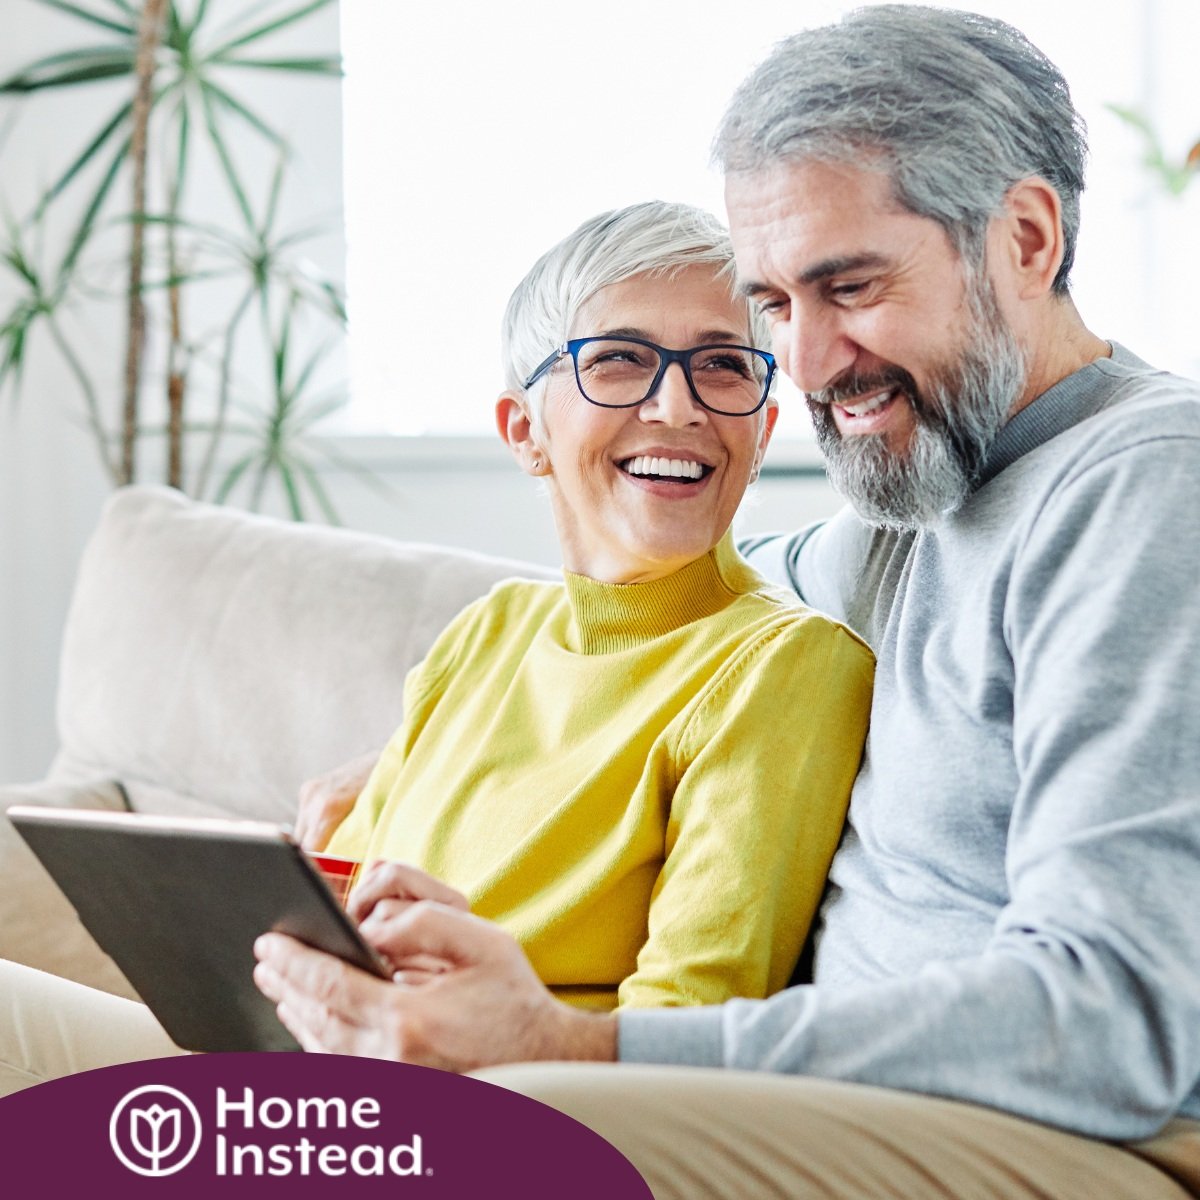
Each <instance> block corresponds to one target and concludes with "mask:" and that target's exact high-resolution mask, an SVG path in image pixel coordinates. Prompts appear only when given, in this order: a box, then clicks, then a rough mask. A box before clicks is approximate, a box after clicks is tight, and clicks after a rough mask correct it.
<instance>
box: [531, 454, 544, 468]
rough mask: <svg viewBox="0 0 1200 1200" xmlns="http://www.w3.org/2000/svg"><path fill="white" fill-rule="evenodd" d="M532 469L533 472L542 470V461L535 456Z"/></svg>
mask: <svg viewBox="0 0 1200 1200" xmlns="http://www.w3.org/2000/svg"><path fill="white" fill-rule="evenodd" d="M533 469H534V470H535V471H540V470H541V469H542V460H541V459H540V458H538V457H536V456H535V457H534V460H533Z"/></svg>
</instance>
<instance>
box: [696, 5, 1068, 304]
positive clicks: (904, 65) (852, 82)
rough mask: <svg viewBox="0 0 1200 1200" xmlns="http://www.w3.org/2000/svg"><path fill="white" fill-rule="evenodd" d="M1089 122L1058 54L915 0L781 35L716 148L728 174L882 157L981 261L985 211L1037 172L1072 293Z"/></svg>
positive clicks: (908, 203) (908, 199) (908, 194)
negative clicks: (1048, 189) (1056, 221)
mask: <svg viewBox="0 0 1200 1200" xmlns="http://www.w3.org/2000/svg"><path fill="white" fill-rule="evenodd" d="M1086 157H1087V132H1086V126H1085V124H1084V121H1083V118H1082V117H1081V116H1080V115H1079V113H1077V112H1076V111H1075V108H1074V105H1073V104H1072V103H1071V94H1070V91H1069V89H1068V88H1067V83H1066V80H1065V79H1064V78H1063V77H1062V74H1061V72H1060V71H1059V70H1058V68H1057V67H1055V66H1054V64H1053V63H1052V62H1050V60H1049V59H1048V58H1046V56H1045V55H1044V54H1042V52H1041V51H1040V50H1038V49H1037V47H1036V46H1034V45H1033V44H1032V43H1031V42H1030V41H1029V40H1028V39H1027V38H1026V37H1025V35H1024V34H1022V33H1021V32H1020V31H1019V30H1017V29H1014V28H1013V27H1012V26H1011V25H1008V24H1006V23H1005V22H1004V21H998V20H995V19H993V18H991V17H983V16H979V15H977V14H975V13H968V12H957V11H954V10H951V9H939V8H926V7H924V6H919V5H908V4H887V5H880V6H876V7H871V8H859V9H855V10H854V11H853V12H851V13H848V14H847V15H846V16H845V17H844V18H843V19H842V20H841V21H840V22H839V23H838V24H836V25H829V26H825V27H823V28H820V29H811V30H807V31H805V32H803V33H798V34H796V35H794V36H793V37H790V38H787V39H785V40H784V41H782V42H780V43H779V44H778V45H777V46H776V47H775V49H774V50H773V51H772V53H771V55H770V56H769V57H768V58H767V59H766V61H765V62H763V63H762V64H761V65H760V66H758V67H757V68H756V69H755V70H754V72H753V73H752V74H751V75H750V77H749V78H748V79H747V80H746V81H745V82H744V83H743V84H742V85H741V87H740V88H739V89H738V91H737V92H736V94H735V95H734V97H733V100H732V101H731V102H730V105H729V109H728V111H727V112H726V114H725V117H724V119H723V121H722V123H721V127H720V129H719V130H718V131H717V136H716V140H715V141H714V144H713V158H714V160H715V161H716V162H717V163H718V164H719V165H720V166H721V168H722V169H723V170H724V171H725V172H726V173H727V174H728V173H733V172H742V171H751V172H752V171H759V170H763V169H765V168H768V167H771V166H774V165H778V164H780V163H790V162H804V161H818V162H834V163H849V164H851V165H855V166H868V167H878V168H882V169H883V170H885V171H886V172H887V174H888V176H889V178H890V179H891V182H892V188H893V192H894V195H895V198H896V201H897V202H898V203H899V204H900V205H901V206H902V207H903V208H905V209H907V210H908V211H909V212H913V213H916V214H917V215H919V216H923V217H930V218H932V219H933V220H935V221H937V222H938V223H939V224H940V225H941V226H942V227H943V228H944V229H945V230H946V232H947V233H948V234H949V236H950V238H951V240H952V241H953V242H954V244H955V246H956V247H957V249H958V251H959V253H960V254H961V255H962V256H963V258H964V260H966V261H967V262H968V263H969V264H971V265H972V266H973V267H976V268H978V267H979V266H980V265H981V264H982V261H983V254H984V236H985V233H986V230H987V224H988V221H989V219H990V218H991V217H993V216H995V215H996V214H997V213H999V212H1000V211H1001V208H1002V203H1003V199H1004V196H1005V194H1006V193H1007V192H1008V190H1009V188H1010V187H1012V185H1013V184H1014V183H1016V182H1017V181H1018V180H1021V179H1025V178H1028V177H1029V176H1031V175H1040V176H1041V177H1042V178H1043V179H1045V180H1046V181H1047V182H1048V183H1050V184H1051V185H1052V186H1053V187H1054V188H1055V190H1056V191H1057V192H1058V195H1059V199H1060V201H1061V204H1062V226H1063V260H1062V265H1061V267H1060V268H1059V271H1058V274H1057V275H1056V276H1055V280H1054V291H1055V292H1056V293H1057V294H1059V295H1065V294H1066V292H1067V285H1068V277H1069V274H1070V270H1071V264H1072V263H1073V261H1074V258H1075V242H1076V238H1077V236H1078V233H1079V196H1080V193H1081V192H1082V191H1083V176H1084V162H1085V159H1086Z"/></svg>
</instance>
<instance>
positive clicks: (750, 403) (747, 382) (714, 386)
mask: <svg viewBox="0 0 1200 1200" xmlns="http://www.w3.org/2000/svg"><path fill="white" fill-rule="evenodd" d="M568 354H569V355H570V356H571V358H572V360H573V361H574V364H575V382H576V384H578V386H579V391H580V393H581V394H582V396H583V398H584V399H585V400H587V401H589V402H590V403H592V404H596V405H599V407H600V408H633V407H635V406H636V405H638V404H641V403H643V402H644V401H646V400H649V399H650V397H651V396H653V395H654V393H655V392H656V391H657V390H658V387H659V385H660V384H661V383H662V381H663V376H664V375H665V374H666V373H667V368H668V367H669V366H670V365H671V364H672V363H678V364H679V365H680V367H681V368H682V370H683V377H684V379H686V380H687V385H688V389H689V390H690V391H691V393H692V396H693V398H694V399H695V401H696V403H697V404H699V405H700V406H701V407H702V408H706V409H708V411H709V412H712V413H717V414H719V415H720V416H723V417H748V416H750V414H751V413H756V412H758V410H759V409H760V408H762V406H763V405H764V404H765V403H766V400H767V395H768V393H769V392H770V390H771V379H772V377H773V376H774V374H775V356H774V355H773V354H768V353H767V352H766V351H765V350H756V349H755V348H754V347H753V346H737V345H732V344H730V345H726V344H724V343H721V344H717V345H712V346H692V347H691V348H690V349H688V350H668V349H667V348H666V347H665V346H659V345H657V344H656V343H655V342H648V341H646V340H645V339H644V338H636V337H582V338H572V339H571V340H570V341H568V342H564V343H563V344H562V345H561V346H559V348H558V349H557V350H555V351H554V353H553V354H551V355H549V356H548V357H547V358H545V359H544V360H543V361H542V362H541V363H539V364H538V367H537V370H535V371H534V372H533V374H532V375H530V376H529V378H528V379H527V380H525V384H524V386H525V387H527V388H529V387H532V386H533V385H534V384H535V383H537V381H538V380H539V379H541V377H542V376H543V375H545V374H546V372H547V371H549V370H550V369H551V368H552V367H553V366H555V365H556V364H557V363H558V362H559V361H560V360H562V359H563V358H565V357H566V356H567V355H568Z"/></svg>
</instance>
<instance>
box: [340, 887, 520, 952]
mask: <svg viewBox="0 0 1200 1200" xmlns="http://www.w3.org/2000/svg"><path fill="white" fill-rule="evenodd" d="M362 931H363V934H364V936H366V937H367V939H368V941H370V943H371V945H372V946H374V947H375V949H376V950H378V951H379V952H380V953H381V954H383V955H385V956H386V957H387V958H388V959H389V960H390V961H391V962H392V963H393V964H395V966H396V967H397V968H407V967H408V966H409V965H410V964H414V965H417V966H419V967H426V966H427V965H428V964H429V963H430V962H436V963H438V964H440V965H441V966H443V967H444V968H448V967H454V966H459V967H462V966H469V965H471V964H472V963H477V962H482V961H484V960H485V959H488V958H493V957H495V956H496V955H497V954H501V953H504V952H505V951H506V948H507V947H510V946H511V947H512V949H517V946H516V943H515V942H514V941H513V940H512V939H511V938H510V937H509V935H508V934H506V933H505V932H504V931H503V930H502V929H500V928H499V926H496V925H493V924H492V923H491V922H490V921H484V920H482V919H481V918H480V917H476V916H473V915H472V914H471V913H469V912H463V911H462V910H461V909H459V908H447V907H446V906H445V905H443V904H438V903H436V902H433V901H429V900H421V901H417V902H414V903H413V904H411V905H409V906H408V908H406V909H405V911H404V912H402V913H399V914H398V915H397V916H395V917H393V918H391V919H390V920H387V921H379V922H378V923H375V922H364V923H363V925H362ZM502 948H503V949H502ZM518 953H519V950H518Z"/></svg>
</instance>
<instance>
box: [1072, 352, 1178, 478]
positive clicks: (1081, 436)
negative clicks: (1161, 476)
mask: <svg viewBox="0 0 1200 1200" xmlns="http://www.w3.org/2000/svg"><path fill="white" fill-rule="evenodd" d="M1142 367H1143V368H1144V369H1140V370H1129V369H1126V368H1123V366H1122V364H1120V363H1119V362H1114V363H1111V364H1110V363H1108V362H1106V363H1104V364H1102V365H1101V367H1100V369H1101V370H1102V371H1104V372H1105V373H1107V374H1109V375H1111V376H1112V377H1113V379H1114V382H1115V384H1116V386H1115V387H1113V389H1112V391H1111V392H1110V393H1109V395H1108V397H1107V401H1106V403H1105V404H1104V405H1103V406H1102V407H1101V408H1099V409H1098V410H1097V411H1096V412H1095V413H1094V414H1092V416H1090V417H1088V418H1087V419H1086V420H1084V421H1081V422H1080V423H1079V424H1078V425H1077V426H1075V427H1074V429H1072V430H1071V431H1070V435H1071V436H1068V437H1067V438H1066V439H1064V443H1065V444H1064V445H1063V447H1062V449H1063V450H1064V451H1066V452H1067V453H1068V454H1069V455H1070V456H1071V457H1072V458H1075V459H1076V460H1078V461H1079V463H1080V465H1081V466H1083V465H1090V464H1092V463H1099V462H1101V461H1103V460H1105V459H1107V458H1111V457H1112V456H1115V455H1124V454H1126V453H1129V452H1137V451H1139V450H1141V451H1143V452H1146V453H1151V454H1155V455H1162V454H1164V453H1171V452H1174V453H1178V454H1182V455H1185V456H1195V455H1200V383H1197V382H1196V381H1195V380H1192V379H1186V378H1184V377H1183V376H1180V375H1173V374H1171V373H1170V372H1168V371H1156V370H1153V369H1151V368H1149V367H1145V364H1142ZM1171 443H1174V444H1175V445H1174V447H1173V448H1172V447H1171V446H1170V444H1171Z"/></svg>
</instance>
